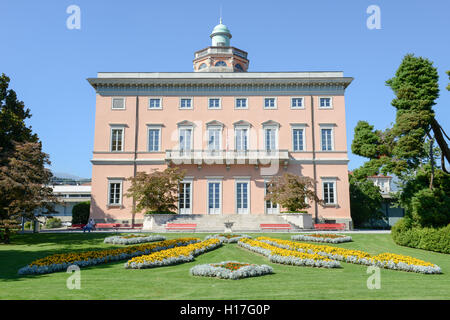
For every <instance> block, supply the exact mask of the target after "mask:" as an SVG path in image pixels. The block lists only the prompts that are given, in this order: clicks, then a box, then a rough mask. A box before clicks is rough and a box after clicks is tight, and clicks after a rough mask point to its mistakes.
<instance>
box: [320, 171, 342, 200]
mask: <svg viewBox="0 0 450 320" xmlns="http://www.w3.org/2000/svg"><path fill="white" fill-rule="evenodd" d="M321 180H322V200H323V201H324V202H325V183H332V184H333V191H334V192H333V193H334V194H333V196H334V202H333V203H326V202H325V205H326V206H336V205H337V204H338V201H337V199H338V194H337V178H336V177H322V178H321Z"/></svg>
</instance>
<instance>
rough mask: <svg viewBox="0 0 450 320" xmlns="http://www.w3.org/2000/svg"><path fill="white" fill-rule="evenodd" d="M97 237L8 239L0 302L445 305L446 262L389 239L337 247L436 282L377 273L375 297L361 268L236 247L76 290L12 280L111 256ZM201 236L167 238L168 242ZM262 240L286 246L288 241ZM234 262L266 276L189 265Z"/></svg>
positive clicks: (103, 275)
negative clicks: (62, 258)
mask: <svg viewBox="0 0 450 320" xmlns="http://www.w3.org/2000/svg"><path fill="white" fill-rule="evenodd" d="M107 235H108V234H105V233H86V234H83V233H73V234H67V233H66V234H63V233H53V234H49V233H42V234H24V235H16V236H14V238H13V239H12V240H13V244H10V245H0V299H133V300H134V299H164V300H169V299H220V300H228V299H244V300H245V299H256V300H259V299H289V300H293V299H450V256H449V255H446V254H441V253H435V252H428V251H424V250H419V249H412V248H406V247H400V246H398V245H396V244H395V243H394V242H393V241H392V239H391V236H390V235H389V234H352V237H353V240H354V241H353V242H351V243H344V244H339V245H337V246H340V247H345V248H354V249H359V250H364V251H367V252H370V253H381V252H392V253H398V254H404V255H409V256H413V257H416V258H419V259H422V260H425V261H429V262H432V263H435V264H437V265H439V266H440V267H441V269H442V271H443V274H440V275H423V274H418V273H409V272H404V271H394V270H387V269H382V270H381V289H379V290H376V289H374V290H369V289H368V288H367V285H366V282H367V279H368V277H369V276H370V274H367V273H366V271H367V267H364V266H361V265H353V264H348V263H341V265H342V266H343V267H342V268H340V269H319V268H311V267H295V266H286V265H278V264H273V263H270V262H269V261H268V260H267V259H266V258H265V257H263V256H260V255H257V254H254V253H251V252H249V251H246V250H244V249H242V248H239V247H237V245H236V244H225V245H224V246H223V247H221V248H219V249H216V250H214V251H211V252H208V253H205V254H203V255H200V256H198V257H196V259H195V261H194V262H191V263H186V264H181V265H175V266H168V267H161V268H153V269H144V270H128V269H125V268H124V267H123V264H124V262H125V261H122V262H117V263H111V264H105V265H99V266H94V267H89V268H84V269H81V289H80V290H69V289H67V287H66V281H67V278H68V277H69V274H67V273H65V272H58V273H52V274H46V275H37V276H19V275H17V270H18V269H19V268H21V267H23V266H25V265H27V264H28V263H30V262H32V261H33V260H35V259H37V258H41V257H45V256H47V255H50V254H54V253H62V252H71V251H77V250H90V249H101V248H113V247H118V246H117V245H116V246H115V245H109V244H104V243H103V239H104V238H105V237H106V236H107ZM206 235H207V234H203V233H201V234H187V233H183V234H180V233H175V234H174V233H171V234H165V236H166V237H167V238H168V239H173V238H178V237H185V236H195V237H199V238H202V239H203V238H204V237H205V236H206ZM249 235H251V236H260V235H267V236H271V237H275V238H282V239H290V236H291V234H286V233H284V234H281V233H271V234H257V235H256V234H249ZM225 260H236V261H240V262H250V263H257V264H268V265H270V266H272V267H273V269H274V272H275V273H274V274H272V275H266V276H263V277H258V278H245V279H241V280H221V279H215V278H203V277H193V276H191V275H189V269H190V268H191V267H192V266H194V265H197V264H203V263H212V262H220V261H225Z"/></svg>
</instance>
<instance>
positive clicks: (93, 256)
mask: <svg viewBox="0 0 450 320" xmlns="http://www.w3.org/2000/svg"><path fill="white" fill-rule="evenodd" d="M199 241H200V239H198V238H181V239H174V240H165V241H160V242H156V243H151V244H150V243H147V244H140V245H136V246H129V247H125V248H119V249H107V250H96V251H84V252H77V253H62V254H54V255H51V256H48V257H45V258H42V259H38V260H36V261H33V262H32V263H30V264H29V265H27V266H25V267H23V268H21V269H19V271H18V273H19V274H21V275H25V274H44V273H52V272H57V271H65V270H67V268H68V267H69V266H70V265H77V266H79V267H87V266H92V265H97V264H103V263H109V262H114V261H119V260H125V259H130V258H132V257H136V256H140V255H144V254H149V253H151V252H156V251H161V250H166V249H169V248H174V247H180V246H187V245H190V244H192V243H196V242H199Z"/></svg>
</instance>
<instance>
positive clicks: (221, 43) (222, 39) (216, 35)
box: [210, 19, 231, 47]
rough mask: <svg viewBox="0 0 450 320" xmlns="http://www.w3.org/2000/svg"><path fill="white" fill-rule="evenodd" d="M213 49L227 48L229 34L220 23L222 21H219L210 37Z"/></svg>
mask: <svg viewBox="0 0 450 320" xmlns="http://www.w3.org/2000/svg"><path fill="white" fill-rule="evenodd" d="M210 37H211V40H212V44H211V46H213V47H229V46H230V39H231V33H230V30H229V29H228V27H227V26H226V25H224V24H223V23H222V19H220V23H219V24H218V25H217V26H215V27H214V29H213V31H212V33H211V35H210Z"/></svg>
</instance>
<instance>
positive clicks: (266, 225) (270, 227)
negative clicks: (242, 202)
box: [259, 223, 292, 231]
mask: <svg viewBox="0 0 450 320" xmlns="http://www.w3.org/2000/svg"><path fill="white" fill-rule="evenodd" d="M259 227H260V228H261V229H262V230H289V231H290V230H291V229H292V226H291V225H290V224H287V223H286V224H283V223H261V224H260V225H259Z"/></svg>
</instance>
